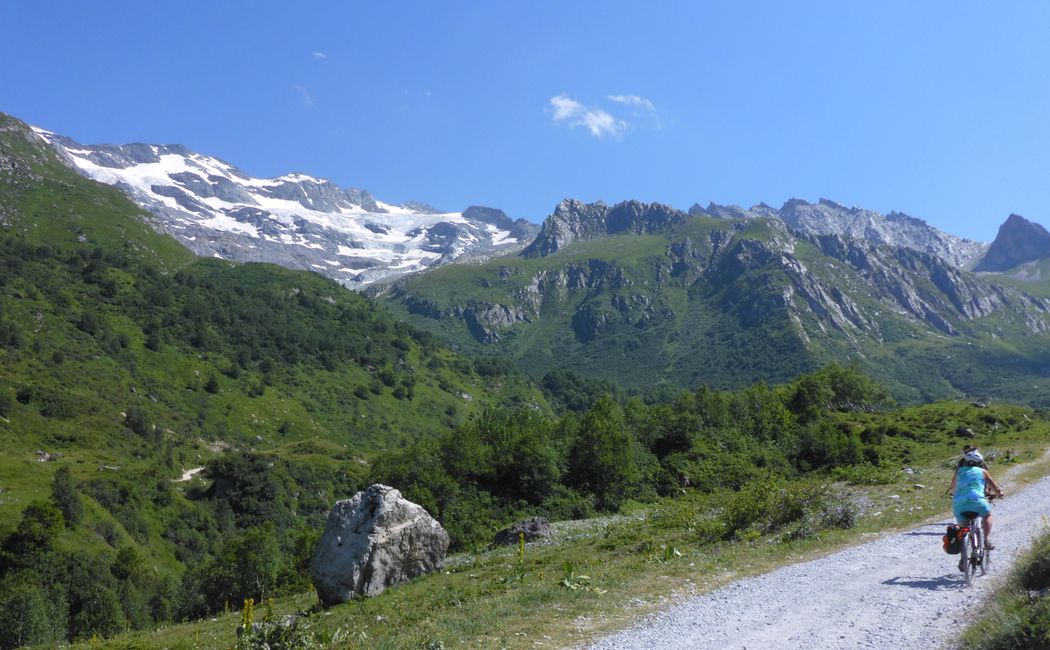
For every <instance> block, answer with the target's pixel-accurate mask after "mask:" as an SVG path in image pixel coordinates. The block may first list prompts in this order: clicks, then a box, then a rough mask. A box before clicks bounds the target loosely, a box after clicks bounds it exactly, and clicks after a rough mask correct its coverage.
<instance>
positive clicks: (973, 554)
mask: <svg viewBox="0 0 1050 650" xmlns="http://www.w3.org/2000/svg"><path fill="white" fill-rule="evenodd" d="M968 537H969V539H968V540H967V541H968V542H969V545H970V566H968V567H967V569H969V571H968V572H967V573H966V584H967V585H972V584H973V578H974V576H975V575H977V567H979V566H981V553H982V552H983V551H984V549H983V548H981V531H980V529H979V528H976V526H975V525H974V526H970V534H969V536H968Z"/></svg>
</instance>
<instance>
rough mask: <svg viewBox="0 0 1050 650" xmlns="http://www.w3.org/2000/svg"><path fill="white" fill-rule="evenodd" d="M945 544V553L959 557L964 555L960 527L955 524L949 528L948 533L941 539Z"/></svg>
mask: <svg viewBox="0 0 1050 650" xmlns="http://www.w3.org/2000/svg"><path fill="white" fill-rule="evenodd" d="M941 541H942V542H943V544H944V552H945V553H947V554H949V555H958V554H959V553H962V542H963V541H962V535H960V534H959V527H958V526H956V525H955V524H951V525H949V526H948V532H947V533H946V534H945V535H944V537H942V538H941Z"/></svg>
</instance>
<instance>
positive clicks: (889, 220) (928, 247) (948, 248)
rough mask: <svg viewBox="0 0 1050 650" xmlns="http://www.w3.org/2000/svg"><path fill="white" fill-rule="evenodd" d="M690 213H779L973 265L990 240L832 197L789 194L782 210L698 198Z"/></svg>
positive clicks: (796, 224) (815, 230) (821, 230)
mask: <svg viewBox="0 0 1050 650" xmlns="http://www.w3.org/2000/svg"><path fill="white" fill-rule="evenodd" d="M689 214H692V215H700V216H706V217H714V218H716V219H759V218H761V219H774V218H775V219H779V220H781V221H783V222H784V223H786V224H787V225H788V226H789V227H790V228H791V229H792V230H794V231H796V232H798V233H800V234H802V235H806V236H810V237H815V236H820V235H839V236H843V237H849V238H851V239H855V240H857V241H864V242H868V243H871V244H886V245H890V246H902V247H904V248H910V249H912V250H916V251H920V252H923V253H929V254H930V255H936V256H937V257H940V258H941V259H944V260H946V261H947V262H949V263H950V264H952V265H953V266H957V267H959V268H963V269H969V268H972V267H973V265H974V264H975V263H977V261H978V260H979V259H980V258H981V256H982V255H984V252H985V250H987V249H988V246H987V245H986V244H982V243H980V242H975V241H972V240H969V239H964V238H962V237H956V236H955V235H950V234H948V233H945V232H941V231H940V230H937V229H936V228H933V227H932V226H930V225H929V224H927V223H926V222H925V221H923V220H922V219H916V218H915V217H911V216H908V215H906V214H903V213H901V212H890V213H889V214H887V215H882V214H880V213H878V212H875V211H874V210H865V209H863V208H856V207H852V208H847V207H845V206H843V205H839V204H838V203H835V202H834V201H830V200H828V199H820V201H818V202H817V203H809V202H808V201H803V200H802V199H790V200H789V201H787V202H785V203H784V205H783V206H781V208H780V209H779V210H777V209H775V208H772V207H770V206H768V205H766V204H765V203H759V204H758V205H755V206H752V207H750V208H741V207H739V206H736V205H718V204H716V203H709V204H708V205H707V207H706V208H702V207H700V205H699V204H695V205H693V207H692V208H690V209H689Z"/></svg>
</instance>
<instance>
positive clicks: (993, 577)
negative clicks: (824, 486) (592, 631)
mask: <svg viewBox="0 0 1050 650" xmlns="http://www.w3.org/2000/svg"><path fill="white" fill-rule="evenodd" d="M1004 488H1005V489H1006V490H1007V498H1006V499H1004V500H1002V501H997V502H996V503H995V505H994V510H993V513H994V519H993V526H994V527H993V530H992V540H993V541H994V542H995V544H996V550H995V551H994V552H993V555H992V560H993V563H994V565H993V569H992V571H991V572H990V573H989V574H988V575H985V576H981V575H980V574H978V576H977V577H976V578H975V580H974V586H973V587H972V588H967V587H966V583H965V582H964V580H963V576H962V574H961V573H960V572H959V571H958V569H957V564H958V557H959V556H957V555H946V554H945V553H944V551H942V550H941V536H942V535H943V534H944V529H945V526H946V524H947V523H948V522H949V521H950V519H949V517H950V513H946V514H947V515H948V516H946V518H945V519H944V520H943V522H941V523H936V524H927V525H923V526H920V527H919V528H916V529H915V530H911V531H908V532H905V533H900V534H895V535H886V536H884V537H882V538H880V539H877V540H875V541H873V542H870V543H866V544H862V545H860V546H855V547H852V548H849V549H846V550H844V551H840V552H838V553H835V554H834V555H829V556H827V557H824V558H821V559H819V560H813V561H811V562H805V563H802V564H796V565H793V566H788V567H784V568H781V569H777V570H776V571H772V572H770V573H767V574H765V575H761V576H756V577H753V578H745V579H742V580H739V581H737V582H734V583H733V584H731V585H728V586H726V587H723V588H722V589H718V590H717V591H712V592H709V593H707V594H704V595H701V596H696V597H692V598H689V599H688V600H686V601H684V602H682V603H680V604H678V605H675V606H674V607H672V608H671V609H668V610H666V611H664V612H662V613H660V614H656V615H653V616H651V617H649V618H647V619H645V620H643V621H642V622H641V623H639V624H637V625H635V626H634V627H631V628H628V629H626V630H624V631H623V632H620V633H618V634H616V635H613V636H611V637H607V638H605V639H602V640H601V641H599V642H598V643H596V644H595V645H593V646H590V647H591V648H592V650H613V649H616V650H622V649H624V648H659V649H671V648H683V649H684V648H690V649H695V648H733V649H735V650H742V649H745V648H746V649H748V650H755V649H757V648H807V649H809V648H880V649H885V648H894V649H904V648H922V649H923V650H929V649H931V648H944V647H953V646H954V640H955V639H956V637H957V633H958V631H959V630H960V629H961V628H963V627H965V626H966V625H967V623H968V621H969V620H970V617H971V616H972V614H973V612H974V611H975V610H976V609H978V608H979V604H980V601H981V599H982V598H984V597H985V596H987V595H988V594H989V593H991V591H992V589H993V587H994V586H995V585H996V584H998V582H999V580H1001V579H1002V577H1003V576H1004V575H1005V574H1006V572H1007V570H1008V569H1009V566H1010V565H1011V564H1012V562H1013V559H1014V557H1015V556H1016V554H1017V552H1018V551H1019V550H1021V549H1023V548H1024V547H1026V546H1027V545H1028V543H1029V541H1030V540H1031V538H1032V536H1033V535H1034V534H1036V533H1037V532H1039V531H1040V530H1042V529H1043V528H1044V527H1045V526H1046V525H1047V524H1046V514H1047V513H1048V512H1050V477H1047V478H1044V479H1042V480H1041V481H1039V482H1037V483H1034V484H1032V485H1031V486H1030V487H1028V488H1027V489H1025V490H1024V491H1023V492H1018V493H1017V494H1011V493H1010V486H1004ZM946 500H947V499H946Z"/></svg>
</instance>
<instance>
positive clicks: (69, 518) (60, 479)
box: [51, 466, 84, 528]
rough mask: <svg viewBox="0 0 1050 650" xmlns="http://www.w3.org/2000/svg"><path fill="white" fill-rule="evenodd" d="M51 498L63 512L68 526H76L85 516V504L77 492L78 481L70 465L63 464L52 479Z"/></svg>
mask: <svg viewBox="0 0 1050 650" xmlns="http://www.w3.org/2000/svg"><path fill="white" fill-rule="evenodd" d="M51 498H52V499H53V500H54V502H55V505H57V506H58V509H59V510H60V511H61V512H62V518H63V519H65V522H66V527H68V528H76V527H77V526H79V525H80V522H81V520H82V519H83V518H84V504H83V503H82V502H81V500H80V493H78V492H77V485H76V482H75V481H74V480H73V475H72V473H70V471H69V467H66V466H62V467H59V468H58V471H57V472H55V476H54V478H53V479H52V481H51Z"/></svg>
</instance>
